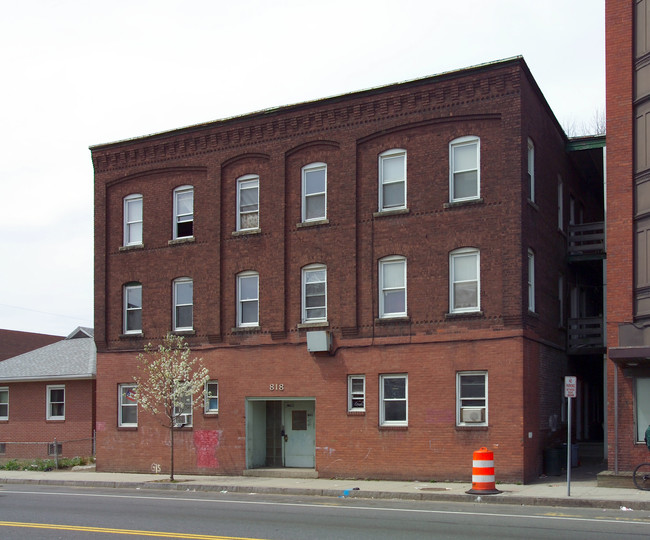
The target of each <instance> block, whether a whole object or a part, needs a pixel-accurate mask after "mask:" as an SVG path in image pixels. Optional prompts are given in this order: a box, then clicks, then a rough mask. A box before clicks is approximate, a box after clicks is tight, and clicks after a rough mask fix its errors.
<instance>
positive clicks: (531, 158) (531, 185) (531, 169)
mask: <svg viewBox="0 0 650 540" xmlns="http://www.w3.org/2000/svg"><path fill="white" fill-rule="evenodd" d="M528 193H529V196H530V200H531V201H533V202H535V145H534V144H533V141H532V140H530V139H528Z"/></svg>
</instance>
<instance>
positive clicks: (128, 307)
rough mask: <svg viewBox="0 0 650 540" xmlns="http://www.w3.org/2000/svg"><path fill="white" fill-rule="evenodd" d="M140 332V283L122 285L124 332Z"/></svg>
mask: <svg viewBox="0 0 650 540" xmlns="http://www.w3.org/2000/svg"><path fill="white" fill-rule="evenodd" d="M141 332H142V284H141V283H129V284H127V285H125V286H124V333H125V334H139V333H141Z"/></svg>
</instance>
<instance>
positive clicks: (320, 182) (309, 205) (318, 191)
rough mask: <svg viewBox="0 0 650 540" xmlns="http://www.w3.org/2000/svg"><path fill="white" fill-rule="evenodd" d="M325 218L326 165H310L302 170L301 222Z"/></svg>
mask: <svg viewBox="0 0 650 540" xmlns="http://www.w3.org/2000/svg"><path fill="white" fill-rule="evenodd" d="M326 217H327V164H325V163H311V164H309V165H305V166H304V167H303V168H302V220H303V221H317V220H320V219H325V218H326Z"/></svg>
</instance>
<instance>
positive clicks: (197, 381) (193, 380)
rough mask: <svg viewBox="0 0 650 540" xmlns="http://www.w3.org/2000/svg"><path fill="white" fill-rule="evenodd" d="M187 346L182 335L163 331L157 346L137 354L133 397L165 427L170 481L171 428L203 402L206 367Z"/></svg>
mask: <svg viewBox="0 0 650 540" xmlns="http://www.w3.org/2000/svg"><path fill="white" fill-rule="evenodd" d="M190 353H191V351H190V346H189V345H188V344H187V343H186V341H185V340H184V339H183V336H175V335H173V334H167V336H166V337H165V339H164V340H163V342H162V343H161V344H160V345H159V346H158V347H157V348H155V347H153V346H152V345H151V343H149V344H148V345H147V346H146V347H145V348H144V353H141V354H139V355H138V362H139V363H140V365H139V366H138V369H139V370H140V375H139V376H136V377H134V378H133V380H134V381H135V382H136V384H137V386H136V389H135V392H134V395H133V397H134V399H136V400H137V402H138V404H139V405H141V406H142V408H143V409H144V410H146V411H149V412H150V413H151V414H153V415H154V416H157V417H158V418H159V420H160V421H161V423H162V425H163V426H165V427H167V428H168V429H169V435H170V441H171V455H170V465H171V467H170V475H169V479H170V480H171V481H173V480H174V428H178V427H182V426H183V425H184V423H185V421H184V420H185V419H186V418H187V411H188V408H189V412H190V413H191V412H192V410H191V408H193V407H199V406H201V405H202V404H203V388H204V386H205V383H206V381H207V380H208V378H209V376H208V370H207V369H206V368H205V367H204V366H203V364H202V361H201V359H200V358H192V359H190Z"/></svg>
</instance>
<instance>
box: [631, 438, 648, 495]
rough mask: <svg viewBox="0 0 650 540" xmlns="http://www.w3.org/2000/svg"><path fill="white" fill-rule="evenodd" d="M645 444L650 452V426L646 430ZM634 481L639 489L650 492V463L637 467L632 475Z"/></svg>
mask: <svg viewBox="0 0 650 540" xmlns="http://www.w3.org/2000/svg"><path fill="white" fill-rule="evenodd" d="M645 444H646V446H647V447H648V450H650V426H648V429H646V430H645ZM632 480H634V485H635V486H636V487H637V489H642V490H643V491H650V463H641V464H640V465H637V467H636V469H634V473H632Z"/></svg>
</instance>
